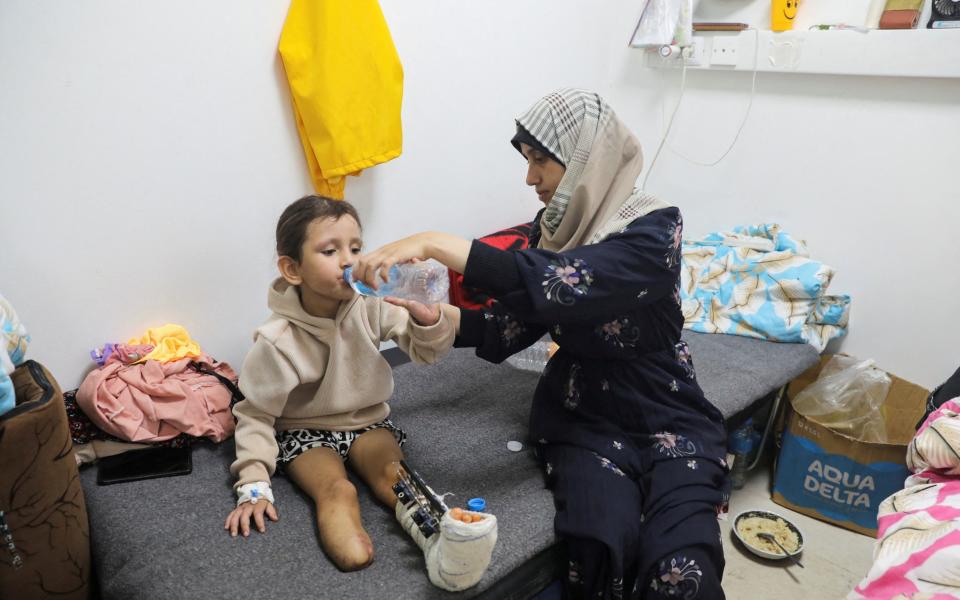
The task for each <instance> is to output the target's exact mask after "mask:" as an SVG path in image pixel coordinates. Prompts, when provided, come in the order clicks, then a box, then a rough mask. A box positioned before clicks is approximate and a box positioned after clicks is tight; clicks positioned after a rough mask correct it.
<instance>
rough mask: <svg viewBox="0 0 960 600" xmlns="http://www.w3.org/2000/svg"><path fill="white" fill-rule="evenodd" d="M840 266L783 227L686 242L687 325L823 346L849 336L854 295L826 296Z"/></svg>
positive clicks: (682, 295)
mask: <svg viewBox="0 0 960 600" xmlns="http://www.w3.org/2000/svg"><path fill="white" fill-rule="evenodd" d="M833 274H834V270H833V269H832V268H831V267H829V266H827V265H825V264H823V263H821V262H818V261H816V260H813V259H811V258H810V254H809V252H808V251H807V247H806V244H805V243H804V242H802V241H800V240H797V239H795V238H793V237H791V236H790V235H789V234H787V233H786V232H784V231H781V230H780V226H779V225H776V224H761V225H757V226H750V227H744V226H741V227H736V228H734V230H733V231H732V232H714V233H711V234H709V235H707V236H706V237H704V238H703V239H701V240H694V241H684V243H683V268H682V276H681V290H680V298H681V300H682V303H683V316H684V319H685V321H686V322H685V324H684V327H686V328H687V329H692V330H693V331H699V332H703V333H728V334H734V335H744V336H748V337H757V338H763V339H769V340H774V341H778V342H806V343H809V344H812V345H813V346H814V347H816V348H817V349H818V350H819V351H821V352H822V351H823V349H824V348H825V347H826V345H827V342H829V341H830V340H832V339H834V338H837V337H841V336H843V335H845V334H846V327H847V320H848V318H849V315H850V296H848V295H839V296H828V295H827V294H826V291H827V287H828V286H829V285H830V280H831V279H832V278H833Z"/></svg>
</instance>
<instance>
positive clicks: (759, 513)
mask: <svg viewBox="0 0 960 600" xmlns="http://www.w3.org/2000/svg"><path fill="white" fill-rule="evenodd" d="M750 517H762V518H765V519H771V520H773V521H776V520H777V519H782V520H783V522H784V523H786V524H787V527H788V528H790V529H791V530H792V531H793V532H794V533H796V534H797V544H798V545H797V550H796V552H794V553H793V556H798V555H799V554H800V553H801V552H803V532H802V531H800V528H799V527H797V526H796V525H794V524H793V523H792V522H791V521H790V519H788V518H786V517H784V516H783V515H778V514H777V513H775V512H770V511H769V510H745V511H743V512H742V513H740V514H739V515H737V517H736V518H735V519H734V520H733V535H735V536H737V539H738V540H740V543H741V544H743V546H744V547H745V548H746V549H747V550H749V551H750V552H753V553H754V554H756V555H757V556H759V557H761V558H769V559H771V560H782V559H784V558H787V555H786V554H783V553H782V552H780V550H779V549H778V550H777V552H775V553H774V552H767V551H766V550H761V549H760V548H754V547H753V546H751V545H750V544H748V543H747V542H746V541H745V540H744V539H743V537H741V535H740V530H739V529H737V524H738V523H740V520H741V519H747V518H750Z"/></svg>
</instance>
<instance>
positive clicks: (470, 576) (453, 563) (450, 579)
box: [393, 461, 497, 592]
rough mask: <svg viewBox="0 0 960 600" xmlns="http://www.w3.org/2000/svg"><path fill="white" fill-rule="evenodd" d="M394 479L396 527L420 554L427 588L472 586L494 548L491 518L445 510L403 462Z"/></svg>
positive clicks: (494, 520) (440, 500)
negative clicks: (433, 586)
mask: <svg viewBox="0 0 960 600" xmlns="http://www.w3.org/2000/svg"><path fill="white" fill-rule="evenodd" d="M398 475H399V476H398V480H397V483H396V485H394V486H393V491H394V493H396V494H397V509H396V514H397V521H399V522H400V525H401V526H402V527H403V528H404V530H406V532H407V533H409V534H410V537H412V538H413V540H414V541H415V542H416V543H417V545H418V546H420V548H421V549H422V550H423V556H424V559H425V560H426V563H427V575H428V576H429V577H430V582H431V583H433V585H435V586H437V587H439V588H442V589H445V590H448V591H451V592H458V591H461V590H465V589H467V588H469V587H471V586H473V585H476V583H477V582H478V581H480V578H481V577H483V574H484V572H485V571H486V570H487V566H489V564H490V555H491V554H492V553H493V547H494V545H496V543H497V518H496V517H495V516H493V515H491V514H488V513H477V512H473V511H466V510H461V509H458V508H454V509H453V510H450V509H448V508H447V505H446V504H445V503H444V501H443V498H441V497H440V496H438V495H437V494H436V493H435V492H434V491H433V490H432V489H431V488H430V486H428V485H427V484H426V483H425V482H424V481H423V479H422V478H421V477H420V475H419V474H418V473H417V472H416V471H414V470H413V469H411V468H410V466H409V465H408V464H407V463H406V462H405V461H400V471H399V474H398ZM455 517H456V518H455Z"/></svg>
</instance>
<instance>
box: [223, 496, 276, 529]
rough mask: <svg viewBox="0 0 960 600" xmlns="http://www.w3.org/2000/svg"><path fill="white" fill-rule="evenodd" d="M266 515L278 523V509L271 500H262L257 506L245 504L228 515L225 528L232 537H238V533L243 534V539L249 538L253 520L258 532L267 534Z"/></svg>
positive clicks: (250, 503)
mask: <svg viewBox="0 0 960 600" xmlns="http://www.w3.org/2000/svg"><path fill="white" fill-rule="evenodd" d="M264 513H266V515H267V516H268V517H269V518H270V520H271V521H276V520H277V518H278V517H277V509H276V508H274V506H273V503H271V502H270V501H269V500H260V501H259V502H257V503H256V504H253V503H252V502H244V503H243V504H241V505H240V506H238V507H236V508H235V509H233V510H232V511H231V512H230V514H229V515H227V520H226V522H225V523H224V524H223V528H224V529H226V530H228V531H229V532H230V536H231V537H237V533H238V532H239V533H241V534H243V537H247V536H248V535H250V519H251V518H253V521H254V523H255V524H256V526H257V531H259V532H260V533H266V532H267V526H266V523H265V521H264V519H263V515H264Z"/></svg>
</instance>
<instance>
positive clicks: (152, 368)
mask: <svg viewBox="0 0 960 600" xmlns="http://www.w3.org/2000/svg"><path fill="white" fill-rule="evenodd" d="M150 349H151V347H150V346H133V345H127V344H117V346H116V348H115V349H114V351H113V353H111V354H110V356H109V357H108V358H107V360H106V362H105V363H104V365H103V366H102V367H100V368H99V369H95V370H94V371H91V372H90V373H89V374H88V375H87V377H86V378H85V379H84V380H83V383H82V384H80V388H79V389H78V390H77V404H78V405H79V406H80V408H81V409H82V410H83V412H84V413H86V415H87V416H88V417H89V418H90V420H91V421H93V423H94V424H95V425H96V426H97V427H99V428H100V429H102V430H104V431H106V432H107V433H110V434H112V435H115V436H117V437H118V438H121V439H123V440H127V441H130V442H162V441H164V440H169V439H172V438H175V437H177V436H178V435H180V434H181V433H186V434H188V435H192V436H195V437H207V438H210V439H211V440H213V441H214V442H221V441H223V440H225V439H226V438H228V437H230V436H231V435H233V429H234V421H233V414H232V413H231V412H230V399H231V397H232V396H231V392H230V390H229V389H228V388H227V387H226V386H224V385H223V384H222V383H220V380H218V379H217V378H216V377H214V376H213V375H208V374H204V373H201V372H199V371H198V370H197V369H196V368H195V367H194V366H192V365H193V364H196V363H200V364H201V365H202V366H203V367H204V368H206V369H209V370H211V371H213V372H215V373H217V374H219V375H222V376H223V377H226V378H227V379H229V380H231V381H236V380H237V375H236V373H234V371H233V369H232V368H231V367H230V365H228V364H227V363H225V362H217V361H216V360H214V359H213V358H211V357H210V356H208V355H206V354H203V355H201V356H199V357H197V358H184V359H181V360H175V361H171V362H166V363H160V362H157V361H155V360H148V361H146V362H144V363H141V364H131V363H134V362H135V361H136V360H139V359H140V357H142V356H144V355H145V354H146V353H149V351H150Z"/></svg>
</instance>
